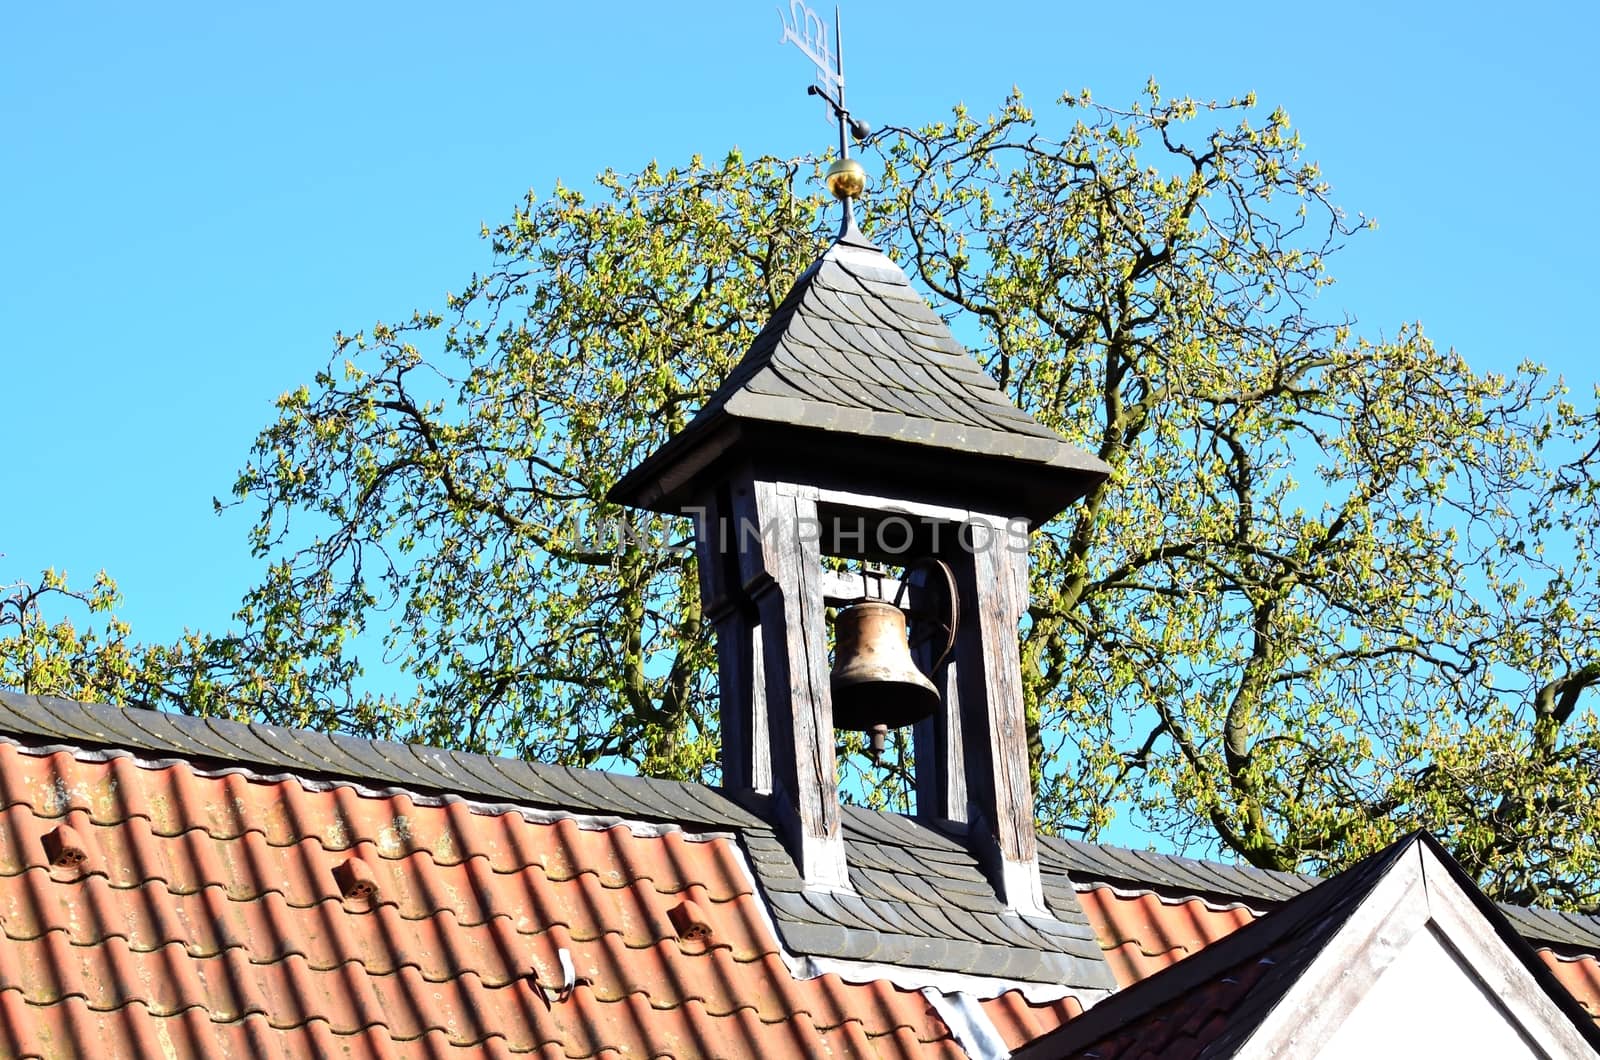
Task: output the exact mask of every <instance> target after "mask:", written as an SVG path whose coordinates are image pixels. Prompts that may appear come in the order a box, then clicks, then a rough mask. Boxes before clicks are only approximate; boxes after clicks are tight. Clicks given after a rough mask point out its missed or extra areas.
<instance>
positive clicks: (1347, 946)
mask: <svg viewBox="0 0 1600 1060" xmlns="http://www.w3.org/2000/svg"><path fill="white" fill-rule="evenodd" d="M1423 931H1431V932H1432V933H1433V934H1434V936H1435V937H1436V938H1438V939H1439V941H1440V942H1441V943H1442V944H1443V945H1444V946H1445V947H1446V948H1448V949H1449V950H1450V951H1451V952H1452V953H1453V954H1454V955H1455V956H1456V957H1457V958H1458V959H1459V965H1460V967H1461V968H1462V970H1463V971H1464V972H1465V973H1466V974H1469V975H1470V976H1472V977H1475V978H1476V979H1477V980H1478V981H1479V982H1480V983H1481V985H1482V987H1483V989H1484V992H1485V994H1486V1001H1485V1003H1486V1004H1494V1002H1492V1001H1488V1000H1487V998H1494V999H1497V1000H1498V1004H1497V1005H1496V1006H1495V1007H1496V1008H1497V1009H1498V1011H1499V1014H1500V1016H1501V1018H1502V1019H1504V1020H1505V1021H1506V1023H1507V1024H1508V1025H1510V1026H1511V1027H1514V1028H1515V1029H1516V1030H1517V1032H1519V1033H1520V1034H1521V1035H1522V1037H1523V1038H1524V1039H1525V1040H1526V1041H1527V1042H1529V1043H1530V1045H1531V1046H1532V1047H1533V1048H1535V1049H1537V1050H1539V1051H1540V1052H1543V1053H1544V1054H1545V1055H1546V1056H1549V1057H1552V1058H1564V1057H1584V1056H1594V1055H1596V1054H1595V1052H1594V1050H1593V1049H1591V1048H1590V1046H1589V1043H1588V1042H1587V1041H1586V1040H1585V1039H1584V1037H1583V1035H1582V1034H1580V1033H1579V1032H1578V1030H1577V1028H1575V1027H1574V1026H1573V1025H1572V1023H1571V1021H1570V1020H1569V1019H1568V1018H1567V1015H1566V1013H1564V1012H1563V1011H1562V1010H1561V1008H1560V1007H1559V1006H1558V1005H1557V1004H1556V1002H1555V1001H1554V1000H1553V999H1552V998H1551V997H1550V995H1549V994H1548V993H1546V992H1545V989H1544V988H1543V987H1542V986H1540V984H1539V982H1538V980H1536V979H1535V978H1534V977H1533V974H1532V973H1531V972H1530V971H1529V970H1528V968H1527V966H1526V965H1524V964H1523V963H1522V961H1521V960H1520V959H1519V958H1518V957H1517V956H1516V954H1514V953H1513V952H1512V951H1511V950H1510V949H1509V948H1508V947H1507V946H1506V944H1505V942H1504V941H1503V940H1502V939H1501V938H1500V936H1499V935H1498V934H1497V933H1496V932H1495V930H1494V928H1493V926H1492V925H1491V924H1490V923H1489V922H1488V920H1486V919H1485V918H1484V916H1483V914H1482V913H1481V912H1480V911H1479V909H1478V907H1477V906H1476V905H1474V904H1473V902H1472V900H1471V899H1470V898H1469V897H1468V896H1467V895H1466V894H1465V893H1464V892H1463V891H1462V889H1461V887H1460V885H1459V884H1458V883H1457V882H1456V881H1455V879H1454V877H1452V876H1451V874H1450V872H1449V870H1448V869H1447V868H1446V867H1445V866H1444V865H1443V864H1442V863H1441V862H1440V861H1439V859H1438V858H1437V857H1436V856H1435V855H1434V854H1433V852H1432V851H1431V850H1430V849H1429V848H1428V847H1427V846H1426V845H1425V844H1423V843H1420V842H1419V843H1414V844H1413V845H1412V847H1411V849H1410V850H1408V851H1406V852H1405V854H1404V855H1403V856H1402V857H1401V858H1400V859H1399V860H1398V862H1397V863H1396V864H1395V865H1394V867H1392V868H1391V869H1390V870H1389V872H1388V873H1386V874H1385V876H1384V877H1383V879H1382V880H1380V881H1379V882H1378V884H1377V886H1375V887H1374V888H1373V889H1372V891H1371V893H1370V894H1368V895H1367V897H1366V898H1365V899H1364V900H1363V901H1362V902H1361V904H1360V905H1359V906H1358V907H1357V908H1356V909H1355V911H1354V912H1353V913H1352V914H1351V915H1350V917H1349V919H1348V920H1347V921H1346V922H1345V923H1344V925H1343V926H1341V927H1340V928H1339V930H1338V932H1337V933H1335V934H1334V936H1333V938H1332V939H1330V940H1329V941H1328V943H1327V945H1325V946H1324V947H1323V948H1322V950H1321V951H1320V952H1319V953H1318V954H1317V956H1316V957H1315V958H1314V959H1313V960H1312V962H1311V964H1310V965H1309V966H1308V967H1307V968H1306V970H1305V971H1304V972H1303V973H1301V975H1300V976H1299V978H1298V979H1297V980H1296V982H1295V983H1294V985H1293V986H1291V987H1290V988H1289V989H1288V991H1287V992H1285V994H1284V996H1283V998H1282V999H1281V1000H1280V1001H1279V1002H1278V1004H1277V1005H1276V1006H1275V1007H1274V1008H1273V1010H1272V1011H1271V1012H1270V1013H1268V1015H1267V1017H1266V1018H1265V1019H1263V1020H1262V1021H1261V1023H1260V1025H1259V1026H1257V1028H1256V1029H1255V1031H1254V1033H1252V1034H1251V1035H1250V1037H1249V1038H1248V1039H1247V1040H1246V1041H1245V1043H1244V1045H1243V1046H1242V1047H1241V1048H1240V1049H1239V1051H1238V1052H1237V1053H1236V1054H1235V1055H1236V1056H1238V1057H1240V1058H1251V1060H1272V1058H1281V1057H1314V1056H1316V1055H1317V1054H1318V1053H1319V1052H1320V1051H1321V1049H1322V1046H1323V1045H1324V1044H1325V1043H1327V1042H1328V1041H1329V1040H1330V1039H1332V1038H1333V1035H1334V1032H1335V1031H1337V1030H1338V1028H1339V1027H1340V1026H1342V1025H1343V1024H1344V1022H1345V1021H1346V1020H1347V1019H1348V1018H1349V1017H1350V1015H1351V1013H1352V1012H1353V1011H1354V1010H1355V1008H1356V1006H1357V1004H1359V1003H1360V1001H1361V1000H1362V998H1364V997H1365V996H1366V995H1367V993H1368V992H1369V991H1370V990H1371V989H1373V987H1374V986H1375V985H1376V984H1377V983H1378V980H1379V977H1380V976H1381V975H1382V973H1383V972H1384V970H1385V969H1387V968H1388V967H1389V966H1390V965H1392V964H1393V963H1394V961H1395V959H1396V958H1397V957H1398V956H1399V955H1400V954H1401V953H1402V952H1404V950H1405V949H1406V947H1407V946H1408V945H1409V944H1410V943H1411V942H1412V940H1413V939H1414V937H1415V936H1416V935H1417V934H1418V933H1419V932H1423ZM1417 1019H1419V1020H1422V1021H1437V1020H1448V1019H1450V1013H1448V1012H1435V1011H1428V1010H1427V1009H1426V1008H1425V1007H1423V1006H1421V1004H1420V1002H1419V1011H1418V1012H1417Z"/></svg>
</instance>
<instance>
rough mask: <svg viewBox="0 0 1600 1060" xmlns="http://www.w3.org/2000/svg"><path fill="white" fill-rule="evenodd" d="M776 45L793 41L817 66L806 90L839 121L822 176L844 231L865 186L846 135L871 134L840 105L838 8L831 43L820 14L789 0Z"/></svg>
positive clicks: (841, 63)
mask: <svg viewBox="0 0 1600 1060" xmlns="http://www.w3.org/2000/svg"><path fill="white" fill-rule="evenodd" d="M778 18H779V19H780V20H781V21H782V22H783V36H782V37H781V38H780V39H779V43H780V44H793V45H794V46H795V47H796V48H799V49H800V51H801V52H802V53H803V54H804V55H805V57H806V58H807V59H810V60H811V62H812V65H814V66H815V67H816V68H817V80H816V82H815V83H814V84H812V85H809V86H808V87H807V88H806V93H807V94H808V95H813V96H821V97H822V101H823V102H824V103H826V104H827V106H828V109H829V111H831V112H832V116H833V118H834V119H835V120H837V121H838V123H839V157H838V159H837V160H836V161H835V162H834V163H833V165H831V166H829V167H828V174H827V177H826V178H825V179H826V181H827V185H828V190H829V191H831V192H833V196H834V198H836V199H838V200H839V201H840V202H842V203H844V228H843V230H844V231H848V230H849V229H851V228H853V227H854V226H855V207H854V200H855V199H857V198H859V197H860V195H861V193H862V192H863V191H865V190H866V188H867V171H866V170H865V169H863V168H861V163H860V162H857V161H856V160H855V159H853V158H851V157H850V137H851V136H852V135H853V136H855V138H856V139H857V140H865V139H866V138H867V137H868V136H870V135H871V134H872V126H870V125H868V124H867V123H866V122H864V121H862V120H861V119H860V118H855V117H852V116H851V114H850V111H849V109H848V108H847V107H845V105H844V40H843V38H844V34H843V32H842V31H841V28H840V23H839V9H838V8H837V7H835V8H834V9H833V43H832V45H831V46H830V45H829V43H828V24H827V23H826V22H824V21H823V20H822V16H820V15H818V14H817V13H816V12H815V11H813V10H811V9H810V8H809V7H807V6H806V5H805V4H804V3H802V2H801V0H789V14H788V17H785V16H784V13H783V9H782V8H781V7H780V8H779V9H778Z"/></svg>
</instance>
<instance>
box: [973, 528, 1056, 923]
mask: <svg viewBox="0 0 1600 1060" xmlns="http://www.w3.org/2000/svg"><path fill="white" fill-rule="evenodd" d="M968 525H969V526H971V527H974V528H975V533H974V535H973V536H974V537H975V538H978V539H977V540H973V541H971V542H969V545H970V547H964V548H961V549H959V550H956V551H955V552H954V553H953V554H952V559H953V560H954V561H955V562H954V563H953V564H952V565H953V566H954V567H955V570H956V582H957V584H958V585H959V586H960V588H961V596H962V600H963V603H965V604H966V605H967V606H968V607H969V609H970V613H969V614H967V615H964V616H963V620H962V630H961V633H960V635H959V636H958V637H957V642H956V666H957V694H958V695H959V697H960V707H961V725H962V732H963V734H964V736H965V739H964V740H963V746H964V765H965V770H964V771H965V774H966V787H967V798H968V801H969V804H970V809H969V815H968V823H969V826H970V829H971V833H972V835H973V838H974V839H975V840H976V843H975V846H976V847H977V849H978V851H979V852H980V854H983V853H987V854H988V861H989V864H988V866H987V867H988V869H989V870H990V874H991V876H992V878H993V880H994V882H995V884H996V886H997V887H998V888H999V889H1000V891H1001V896H1002V898H1003V899H1004V900H1005V903H1006V904H1007V905H1009V906H1011V907H1012V908H1013V909H1015V910H1017V911H1018V912H1022V913H1031V914H1035V915H1049V914H1048V912H1047V911H1046V907H1045V904H1044V892H1043V889H1042V887H1041V885H1040V880H1039V857H1038V843H1037V838H1036V835H1035V832H1034V820H1033V779H1032V776H1031V773H1030V771H1029V763H1028V733H1027V722H1026V718H1025V715H1024V713H1023V706H1022V659H1021V653H1020V651H1019V649H1018V645H1017V624H1018V623H1019V622H1020V621H1021V620H1022V613H1023V611H1024V610H1025V609H1026V607H1027V563H1028V553H1027V545H1028V542H1027V538H1026V537H1025V536H1020V535H1018V534H1017V533H1015V532H1014V531H1013V530H1011V528H1009V527H1008V526H1007V524H1006V522H1005V521H1004V520H1003V519H997V518H983V517H977V516H975V517H974V518H973V519H972V520H970V521H969V524H968ZM985 528H986V529H987V531H988V533H987V540H984V539H982V538H983V537H984V536H985V535H984V529H985Z"/></svg>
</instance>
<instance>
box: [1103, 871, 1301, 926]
mask: <svg viewBox="0 0 1600 1060" xmlns="http://www.w3.org/2000/svg"><path fill="white" fill-rule="evenodd" d="M1072 889H1073V890H1075V891H1077V892H1078V893H1079V894H1084V893H1086V892H1088V891H1110V892H1111V893H1112V894H1114V895H1116V896H1117V897H1118V898H1145V897H1149V898H1154V899H1156V900H1157V901H1159V902H1160V903H1161V904H1162V905H1186V904H1188V903H1189V902H1199V903H1200V904H1201V905H1203V906H1205V907H1206V908H1207V909H1209V910H1211V911H1212V912H1213V913H1227V912H1231V911H1233V910H1235V909H1243V910H1244V911H1245V912H1247V913H1249V914H1250V915H1251V916H1253V917H1255V918H1256V919H1257V920H1259V919H1261V918H1262V917H1264V916H1266V915H1267V914H1266V912H1265V911H1264V910H1262V909H1260V908H1258V907H1256V906H1253V905H1251V904H1250V903H1248V902H1219V901H1216V900H1215V899H1212V898H1206V897H1204V896H1202V895H1198V894H1183V895H1177V896H1173V895H1167V894H1161V893H1159V892H1158V891H1156V890H1154V889H1152V888H1149V887H1117V886H1114V885H1112V884H1109V883H1098V882H1095V881H1089V882H1084V883H1080V882H1079V881H1077V880H1074V881H1073V882H1072ZM1288 900H1289V899H1288V898H1281V899H1278V901H1277V903H1276V904H1278V905H1282V904H1283V903H1284V902H1287V901H1288Z"/></svg>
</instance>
